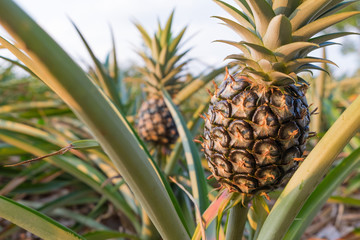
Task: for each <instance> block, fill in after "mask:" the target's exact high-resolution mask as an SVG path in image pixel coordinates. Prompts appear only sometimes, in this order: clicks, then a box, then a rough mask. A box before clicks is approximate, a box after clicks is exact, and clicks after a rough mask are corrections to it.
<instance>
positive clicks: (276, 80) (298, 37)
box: [214, 0, 360, 86]
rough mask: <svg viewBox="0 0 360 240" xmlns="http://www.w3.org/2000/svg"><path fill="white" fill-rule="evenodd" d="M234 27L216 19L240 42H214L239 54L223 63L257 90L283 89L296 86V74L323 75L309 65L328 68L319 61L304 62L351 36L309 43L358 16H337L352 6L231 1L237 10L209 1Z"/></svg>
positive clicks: (339, 0) (327, 1)
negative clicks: (235, 67) (238, 70)
mask: <svg viewBox="0 0 360 240" xmlns="http://www.w3.org/2000/svg"><path fill="white" fill-rule="evenodd" d="M214 1H215V2H216V3H217V4H218V5H220V6H221V7H222V8H223V9H224V10H225V11H227V12H228V13H229V14H230V15H231V16H232V17H233V18H234V19H236V21H232V20H230V19H227V18H223V17H216V18H218V19H220V20H221V21H223V23H224V24H225V25H226V26H228V27H230V28H231V29H232V30H234V31H235V32H236V33H237V34H238V35H240V37H241V38H242V39H243V41H240V42H233V41H226V40H218V41H217V42H223V43H226V44H230V45H232V46H234V47H236V48H238V49H239V50H240V51H242V53H243V54H232V55H229V56H227V57H226V59H232V60H234V62H233V63H235V64H237V65H239V66H240V67H241V68H242V72H243V73H244V74H246V75H248V76H250V77H251V78H252V80H253V81H255V82H257V83H258V84H263V85H265V86H266V85H273V86H285V85H288V84H293V83H298V82H302V81H303V80H302V79H301V78H298V76H297V74H298V73H300V72H304V71H310V72H311V70H313V69H315V70H323V71H325V70H324V69H322V68H320V67H318V66H316V65H314V64H313V63H330V64H334V65H336V64H335V63H333V62H332V61H329V60H327V59H323V58H316V57H309V56H307V55H308V54H309V53H310V52H312V51H313V50H316V49H318V48H322V47H326V46H329V45H332V44H335V43H334V42H331V40H333V39H335V38H338V37H342V36H346V35H349V34H353V33H352V32H338V33H331V34H324V35H321V36H317V37H314V35H315V34H317V33H319V32H320V31H322V30H324V29H325V28H328V27H330V26H332V25H334V24H336V23H338V22H341V21H343V20H345V19H347V18H349V17H351V16H354V15H356V14H359V13H360V12H359V11H353V12H342V13H338V11H339V10H341V9H343V8H345V7H347V6H348V5H350V4H352V3H353V2H356V1H349V2H344V1H343V0H273V1H271V0H234V1H235V2H236V3H237V5H239V7H240V8H241V9H242V11H241V10H239V9H238V8H236V7H234V6H231V5H229V4H228V3H225V2H223V1H220V0H214Z"/></svg>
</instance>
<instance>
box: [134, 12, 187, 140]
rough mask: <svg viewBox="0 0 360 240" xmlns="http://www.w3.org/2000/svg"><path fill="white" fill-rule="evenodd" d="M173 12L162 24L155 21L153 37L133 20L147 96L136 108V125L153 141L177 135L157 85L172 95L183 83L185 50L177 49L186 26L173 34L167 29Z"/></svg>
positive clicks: (144, 137) (170, 138)
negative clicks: (140, 42) (140, 41)
mask: <svg viewBox="0 0 360 240" xmlns="http://www.w3.org/2000/svg"><path fill="white" fill-rule="evenodd" d="M173 15H174V13H171V15H170V17H169V18H168V20H167V23H166V25H165V26H164V28H162V27H161V25H160V24H159V29H158V31H157V33H155V34H154V37H153V38H151V37H150V35H149V34H148V33H147V32H146V30H145V29H144V28H143V27H142V26H141V25H140V24H138V23H137V24H135V25H136V27H137V29H138V30H139V31H140V33H141V35H142V38H143V41H144V44H145V46H146V49H145V51H140V52H138V54H139V55H140V56H141V57H142V59H143V60H144V62H145V66H144V67H142V68H140V71H141V73H142V74H143V75H144V76H145V78H146V85H147V87H146V89H145V90H146V92H147V93H148V96H147V100H146V101H145V102H143V103H142V105H141V107H140V110H139V116H138V123H137V128H138V132H139V135H140V137H141V138H142V139H144V140H145V141H148V142H151V143H154V144H157V145H168V144H171V143H174V142H175V140H176V139H177V137H178V132H177V130H176V126H175V122H174V120H173V118H172V117H171V114H170V112H169V110H168V108H167V107H166V105H165V102H164V100H163V98H162V95H161V93H160V91H159V89H160V88H161V87H165V89H166V90H167V91H168V92H169V93H170V94H171V95H174V94H175V93H176V92H177V91H178V89H179V88H180V87H181V86H182V85H183V83H184V82H182V81H181V78H182V76H183V75H181V74H180V73H181V72H182V71H183V68H184V66H185V65H186V64H187V62H188V61H189V60H184V61H183V57H184V56H185V55H186V53H187V52H188V50H187V51H184V52H182V53H179V43H180V42H181V39H182V37H183V35H184V33H185V31H186V27H185V28H183V29H182V30H181V31H180V33H179V34H178V35H176V36H174V35H173V33H172V31H171V26H172V21H173Z"/></svg>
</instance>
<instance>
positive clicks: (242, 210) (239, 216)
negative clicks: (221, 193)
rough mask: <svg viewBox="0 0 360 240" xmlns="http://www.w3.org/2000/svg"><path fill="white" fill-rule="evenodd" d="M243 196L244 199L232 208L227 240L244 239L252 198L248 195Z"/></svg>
mask: <svg viewBox="0 0 360 240" xmlns="http://www.w3.org/2000/svg"><path fill="white" fill-rule="evenodd" d="M242 198H243V199H242V201H240V202H239V203H238V204H236V205H235V206H233V207H232V208H231V209H230V215H229V221H228V224H227V229H226V240H238V239H242V236H243V233H244V229H245V224H246V220H247V213H248V211H249V206H248V203H249V202H250V199H251V198H249V197H248V196H246V195H243V196H242Z"/></svg>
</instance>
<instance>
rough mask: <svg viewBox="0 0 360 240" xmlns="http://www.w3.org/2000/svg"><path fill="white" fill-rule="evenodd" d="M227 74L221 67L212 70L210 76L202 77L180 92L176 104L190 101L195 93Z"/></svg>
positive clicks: (175, 99)
mask: <svg viewBox="0 0 360 240" xmlns="http://www.w3.org/2000/svg"><path fill="white" fill-rule="evenodd" d="M224 72H225V69H224V67H220V68H217V69H214V70H212V71H211V72H210V73H209V74H207V75H205V76H201V77H199V78H197V79H195V80H193V81H192V82H191V83H189V84H188V85H187V86H186V87H184V88H183V89H182V90H181V91H180V92H178V93H177V94H176V96H175V98H174V100H173V101H174V103H175V104H176V105H180V104H181V103H182V102H184V101H185V100H187V99H189V97H191V96H192V95H193V94H194V93H196V92H197V91H199V90H200V89H203V88H204V86H205V85H206V84H208V83H209V82H210V81H212V80H214V78H215V77H217V76H218V75H220V74H222V73H224Z"/></svg>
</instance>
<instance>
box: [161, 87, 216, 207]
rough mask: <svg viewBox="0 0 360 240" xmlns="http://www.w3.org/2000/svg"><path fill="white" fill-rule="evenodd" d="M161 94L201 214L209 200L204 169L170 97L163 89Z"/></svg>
mask: <svg viewBox="0 0 360 240" xmlns="http://www.w3.org/2000/svg"><path fill="white" fill-rule="evenodd" d="M162 93H163V95H164V100H165V103H166V105H167V107H168V108H169V110H170V113H171V115H172V117H173V118H174V121H175V124H176V128H177V130H178V132H179V135H180V138H181V141H182V144H183V148H184V151H185V158H186V162H187V166H188V169H189V176H190V181H191V188H192V195H193V197H194V199H195V201H196V203H197V204H198V206H199V209H200V212H201V213H203V212H204V211H205V210H206V208H207V207H208V206H209V200H208V197H207V194H208V192H207V185H206V178H205V174H204V169H203V167H202V165H201V159H200V156H199V153H198V149H197V147H196V146H195V143H194V142H193V138H192V136H191V133H190V131H189V129H188V128H187V126H186V123H185V121H184V119H183V117H182V115H181V113H180V112H179V110H178V109H177V108H176V106H175V104H174V103H173V102H172V100H171V97H170V96H169V94H168V93H167V92H166V90H165V89H162Z"/></svg>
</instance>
